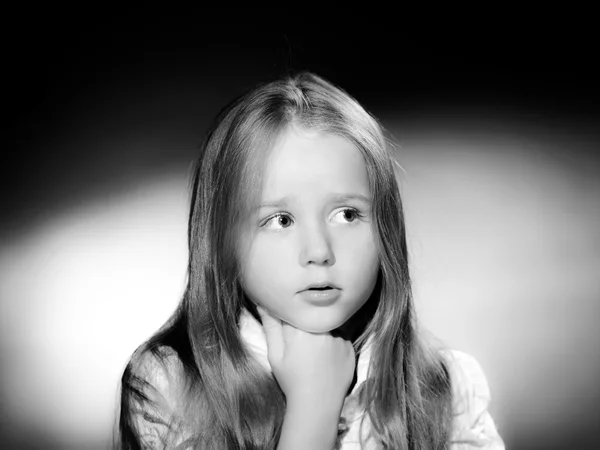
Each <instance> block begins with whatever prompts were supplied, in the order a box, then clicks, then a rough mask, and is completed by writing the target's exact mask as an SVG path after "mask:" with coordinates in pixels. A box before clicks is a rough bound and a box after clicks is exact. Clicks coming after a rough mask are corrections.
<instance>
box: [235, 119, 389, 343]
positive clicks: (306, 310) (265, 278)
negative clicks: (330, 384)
mask: <svg viewBox="0 0 600 450" xmlns="http://www.w3.org/2000/svg"><path fill="white" fill-rule="evenodd" d="M263 183H264V184H263V191H262V197H261V198H260V205H258V208H257V210H256V213H257V214H256V216H254V217H253V219H252V220H251V221H250V223H249V224H247V225H246V226H250V227H254V230H253V231H254V233H243V234H244V236H245V237H244V238H243V239H245V241H244V242H243V244H245V245H242V246H241V248H245V249H246V250H245V251H244V252H242V253H243V254H242V255H239V257H240V263H241V269H242V276H241V285H242V288H243V289H244V292H245V293H246V295H247V296H248V297H249V298H250V300H252V301H253V302H255V303H257V304H259V305H262V306H264V307H265V308H266V309H267V310H269V312H270V313H271V315H274V316H276V317H278V318H280V319H281V320H283V321H285V322H287V323H289V324H291V325H293V326H295V327H296V328H300V329H302V330H305V331H309V332H316V333H321V332H327V331H331V330H333V329H335V328H338V327H340V326H341V325H343V324H344V323H345V322H346V321H347V320H348V319H349V318H350V317H352V315H353V314H354V313H355V312H356V311H358V309H360V307H361V306H363V305H364V304H365V302H366V301H367V300H368V299H369V296H370V295H371V293H372V292H373V289H374V287H375V283H376V281H377V274H378V271H379V257H378V253H377V250H376V246H375V242H374V238H373V230H372V224H371V222H372V220H371V219H372V218H371V201H370V198H371V196H370V190H369V182H368V178H367V170H366V167H365V162H364V160H363V157H362V155H361V154H360V152H359V151H358V149H357V148H356V147H355V146H354V145H353V144H352V143H350V142H349V141H347V140H346V139H344V138H342V137H339V136H336V135H332V134H322V133H317V132H313V131H310V130H305V129H298V128H290V129H288V130H287V131H286V132H285V133H283V135H282V136H281V139H279V141H278V143H277V144H276V146H275V148H274V149H273V151H272V152H271V154H270V156H269V159H268V161H267V164H266V167H265V173H264V180H263Z"/></svg>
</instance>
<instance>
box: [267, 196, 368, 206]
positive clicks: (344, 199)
mask: <svg viewBox="0 0 600 450" xmlns="http://www.w3.org/2000/svg"><path fill="white" fill-rule="evenodd" d="M348 200H358V201H360V202H363V203H366V204H369V205H370V204H371V199H370V198H369V197H367V196H366V195H362V194H334V195H331V196H330V197H329V202H330V203H343V202H347V201H348ZM289 202H290V197H283V198H280V199H277V200H268V201H265V202H264V203H261V204H260V205H259V208H283V207H286V206H287V205H288V203H289Z"/></svg>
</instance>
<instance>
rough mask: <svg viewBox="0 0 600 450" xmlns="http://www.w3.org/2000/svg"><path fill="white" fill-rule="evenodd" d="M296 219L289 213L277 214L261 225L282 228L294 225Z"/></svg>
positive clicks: (274, 228) (269, 227) (272, 228)
mask: <svg viewBox="0 0 600 450" xmlns="http://www.w3.org/2000/svg"><path fill="white" fill-rule="evenodd" d="M292 223H294V221H293V220H292V218H291V217H290V215H289V214H281V213H280V214H275V215H274V216H271V217H270V218H268V219H267V220H266V222H265V223H263V224H262V225H261V226H262V227H263V228H268V229H271V230H281V229H283V228H287V227H289V226H291V225H292Z"/></svg>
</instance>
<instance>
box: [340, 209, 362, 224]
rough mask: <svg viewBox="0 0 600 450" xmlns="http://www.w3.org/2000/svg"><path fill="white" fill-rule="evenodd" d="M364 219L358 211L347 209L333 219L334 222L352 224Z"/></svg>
mask: <svg viewBox="0 0 600 450" xmlns="http://www.w3.org/2000/svg"><path fill="white" fill-rule="evenodd" d="M361 217H363V216H362V214H360V213H359V212H358V211H357V210H356V209H353V208H346V209H342V210H341V211H339V212H338V213H337V214H336V215H335V216H334V218H333V220H334V222H338V223H350V222H354V221H355V220H356V219H358V218H361Z"/></svg>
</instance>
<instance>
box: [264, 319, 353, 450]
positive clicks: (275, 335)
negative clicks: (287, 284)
mask: <svg viewBox="0 0 600 450" xmlns="http://www.w3.org/2000/svg"><path fill="white" fill-rule="evenodd" d="M258 311H259V314H260V316H261V319H262V323H263V328H264V330H265V334H266V337H267V346H268V352H269V354H268V357H269V363H270V364H271V369H272V371H273V374H274V375H275V378H276V379H277V382H278V383H279V386H280V387H281V390H282V391H283V393H284V394H285V396H286V405H287V406H286V413H285V416H284V420H283V427H282V430H281V435H280V438H279V445H278V447H277V448H278V449H281V450H295V449H308V448H310V449H312V450H320V449H324V450H331V449H332V448H334V446H335V442H336V438H337V429H338V421H339V418H340V414H341V410H342V406H343V403H344V398H345V396H346V392H347V391H348V388H349V386H350V383H351V382H352V376H353V375H354V368H355V363H356V361H355V355H354V348H353V347H352V344H351V343H350V342H349V341H346V340H344V339H342V338H339V337H335V338H334V337H333V336H331V334H329V333H308V332H305V331H302V330H299V329H297V328H294V327H293V326H291V325H289V324H287V323H285V322H282V321H280V320H279V319H277V318H274V317H272V316H270V315H269V314H268V313H267V312H266V311H264V310H263V309H262V308H260V307H259V308H258Z"/></svg>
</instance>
